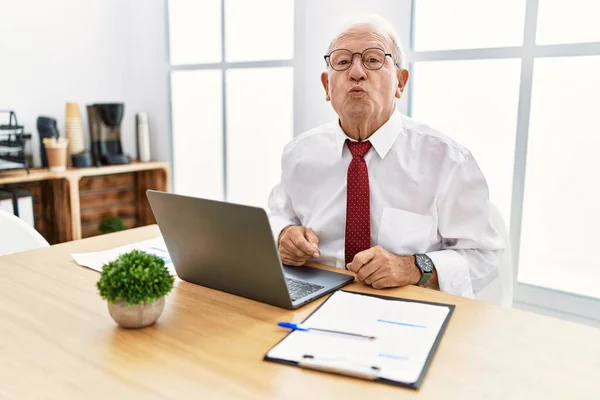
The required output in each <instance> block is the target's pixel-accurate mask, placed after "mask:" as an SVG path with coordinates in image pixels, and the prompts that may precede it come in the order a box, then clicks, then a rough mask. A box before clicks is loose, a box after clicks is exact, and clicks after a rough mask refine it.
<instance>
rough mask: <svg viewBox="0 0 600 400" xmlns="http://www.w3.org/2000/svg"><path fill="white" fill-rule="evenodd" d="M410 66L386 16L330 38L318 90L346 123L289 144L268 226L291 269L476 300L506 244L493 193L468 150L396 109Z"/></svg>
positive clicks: (340, 121) (495, 271) (333, 124)
mask: <svg viewBox="0 0 600 400" xmlns="http://www.w3.org/2000/svg"><path fill="white" fill-rule="evenodd" d="M403 62H404V57H403V54H402V49H401V46H400V42H399V40H398V36H397V34H396V33H395V31H394V29H393V28H392V27H391V25H390V24H389V23H388V22H387V21H385V20H384V19H383V18H381V17H368V18H366V19H364V20H361V21H358V22H355V23H353V24H351V25H349V26H348V27H347V28H346V29H344V30H343V31H342V32H341V33H340V34H339V35H338V36H337V37H335V38H334V39H333V41H331V44H330V46H329V49H328V51H327V54H326V55H325V63H326V67H327V70H326V72H323V73H322V75H321V82H322V84H323V88H324V89H325V99H326V101H330V102H331V105H332V106H333V109H334V110H335V112H336V113H337V115H338V119H337V120H335V121H332V122H330V123H327V124H325V125H322V126H319V127H317V128H314V129H312V130H309V131H308V132H305V133H303V134H301V135H299V136H298V137H296V138H295V139H294V140H293V141H292V142H290V143H289V144H288V145H287V146H286V147H285V149H284V151H283V157H282V178H281V182H280V183H279V184H278V185H277V186H275V188H274V189H273V191H272V192H271V195H270V197H269V220H270V223H271V226H272V228H273V232H274V234H275V237H276V239H277V241H278V247H279V253H280V256H281V259H282V261H283V263H285V264H288V265H302V264H304V263H305V262H306V261H316V262H319V263H324V264H329V265H333V266H337V267H340V268H347V269H348V270H350V271H353V272H355V273H356V276H357V279H358V280H360V281H361V282H363V283H365V284H367V285H370V286H372V287H374V288H377V289H380V288H388V287H398V286H405V285H409V284H417V285H421V286H425V287H429V288H434V289H438V290H442V291H444V292H449V293H454V294H458V295H462V296H465V297H473V295H474V293H476V292H477V291H479V290H480V289H482V288H483V287H485V286H486V285H487V284H488V283H490V281H492V280H493V279H494V278H496V277H497V276H498V263H499V257H500V254H501V252H502V248H503V244H502V240H501V238H500V237H499V235H498V233H497V232H496V230H495V229H494V227H493V226H492V223H491V221H490V212H489V195H488V187H487V184H486V181H485V178H484V177H483V175H482V173H481V171H480V169H479V167H478V165H477V163H476V162H475V160H474V158H473V156H472V155H471V153H470V152H469V151H468V150H467V149H465V148H464V147H463V146H461V145H460V144H458V143H456V142H455V141H453V140H452V139H450V138H449V137H447V136H445V135H443V134H442V133H440V132H437V131H435V130H434V129H432V128H430V127H429V126H427V125H424V124H421V123H419V122H417V121H415V120H413V119H411V118H409V117H407V116H405V115H402V114H400V113H399V112H398V111H397V110H396V100H397V99H400V98H401V96H402V94H403V92H404V89H405V88H406V83H407V81H408V71H407V70H406V69H404V68H403ZM448 79H452V77H448Z"/></svg>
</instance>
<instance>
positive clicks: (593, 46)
mask: <svg viewBox="0 0 600 400" xmlns="http://www.w3.org/2000/svg"><path fill="white" fill-rule="evenodd" d="M416 1H417V0H411V34H410V47H409V49H407V50H406V56H407V59H408V65H409V67H408V68H409V71H410V73H412V72H414V63H417V62H427V61H457V60H484V59H503V58H517V59H521V77H520V84H519V102H518V104H519V106H518V111H517V130H516V138H515V156H514V164H513V184H512V197H511V215H510V221H507V222H509V223H510V232H509V234H510V246H511V251H512V258H513V260H512V261H513V270H514V305H515V306H516V307H518V308H526V309H541V310H544V311H546V312H547V313H550V314H567V315H572V316H575V317H581V318H584V319H588V320H592V321H593V322H594V323H597V322H599V321H600V298H593V297H588V296H584V295H580V294H577V293H570V292H563V291H559V290H555V289H551V288H546V287H541V286H536V285H532V284H527V283H521V282H518V279H517V277H518V268H519V266H518V261H519V254H520V247H521V229H522V217H523V198H524V191H525V173H526V171H525V169H526V162H527V142H528V133H529V132H528V131H529V117H530V109H531V94H532V85H533V67H534V61H535V60H536V59H538V58H543V57H577V56H590V55H595V56H600V42H589V43H567V44H551V45H538V44H536V43H535V40H536V33H537V17H538V7H539V0H526V5H525V7H526V9H525V24H524V29H523V45H522V46H511V47H495V48H484V49H458V50H434V51H415V50H414V38H415V10H416V8H415V2H416ZM413 80H414V77H413V79H411V80H409V84H408V97H409V98H408V112H407V113H408V115H412V89H413V86H412V81H413ZM573 273H577V270H576V267H574V270H573ZM582 278H584V277H582Z"/></svg>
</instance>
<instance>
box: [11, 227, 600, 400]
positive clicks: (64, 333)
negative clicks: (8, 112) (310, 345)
mask: <svg viewBox="0 0 600 400" xmlns="http://www.w3.org/2000/svg"><path fill="white" fill-rule="evenodd" d="M157 235H158V229H157V228H156V226H150V227H144V228H139V229H134V230H130V231H125V232H119V233H115V234H111V235H105V236H98V237H94V238H89V239H84V240H81V241H77V242H71V243H63V244H59V245H56V246H52V247H49V248H45V249H40V250H35V251H30V252H26V253H21V254H13V255H9V256H4V257H0V397H1V398H18V399H34V398H35V399H38V398H57V399H58V398H60V399H67V398H69V399H70V398H73V399H86V400H89V399H93V398H118V399H132V398H144V399H159V398H167V399H178V400H180V399H184V398H195V399H217V398H218V399H223V398H236V399H237V398H245V399H246V398H249V399H271V398H277V399H302V400H304V399H306V398H310V399H314V398H330V399H333V398H340V399H362V400H364V399H368V400H376V399H377V400H379V399H388V398H394V399H397V398H413V397H415V398H416V397H418V398H426V399H450V398H451V399H483V398H485V399H496V398H497V399H517V398H534V399H542V398H544V399H546V398H561V399H562V398H577V399H582V398H590V399H592V398H593V399H598V398H600V382H599V378H600V330H598V329H594V328H590V327H586V326H579V325H576V324H573V323H570V322H565V321H560V320H555V319H551V318H548V317H544V316H539V315H535V314H531V313H527V312H522V311H517V310H512V309H505V308H501V307H495V306H490V305H486V304H483V303H479V302H475V301H471V300H467V299H463V298H460V297H455V296H451V295H447V294H443V293H439V292H435V291H431V290H426V289H421V288H416V287H408V288H404V289H394V290H388V291H385V294H388V295H394V296H399V297H407V298H412V299H426V300H432V301H439V302H446V303H454V304H456V310H455V313H454V316H453V317H452V320H451V322H450V325H449V327H448V330H447V332H446V335H445V336H444V339H443V340H442V343H441V346H440V348H439V350H438V352H437V355H436V357H435V358H434V360H433V363H432V365H431V369H430V370H429V373H428V375H427V376H426V378H425V381H424V383H423V387H422V388H421V390H420V391H412V390H409V389H403V388H398V387H392V386H387V385H384V384H380V383H373V382H366V381H362V380H358V379H352V378H346V377H339V376H335V375H331V374H325V373H319V372H314V371H307V370H302V369H299V368H294V367H289V366H284V365H279V364H274V363H269V362H264V361H262V358H263V356H264V354H265V353H266V352H267V351H268V350H269V349H270V348H271V347H272V346H273V345H274V344H275V343H276V342H277V341H279V340H280V339H281V338H282V337H283V336H284V335H285V333H286V332H285V331H283V330H281V329H280V328H278V327H277V326H276V325H275V323H276V322H277V321H280V320H293V321H301V320H302V319H304V318H305V317H306V316H307V315H308V314H309V313H310V312H311V311H312V310H313V309H314V308H315V307H316V306H317V305H318V303H319V301H317V302H314V303H311V304H309V305H307V306H305V307H304V308H301V309H300V310H297V311H288V310H283V309H279V308H275V307H272V306H268V305H265V304H260V303H257V302H254V301H250V300H246V299H243V298H238V297H236V296H232V295H229V294H226V293H221V292H218V291H215V290H211V289H207V288H203V287H201V286H197V285H193V284H189V283H187V282H181V281H178V282H177V284H176V287H175V289H174V291H173V293H172V294H171V295H170V296H169V297H168V300H167V305H166V308H165V312H164V314H163V315H162V317H161V318H160V319H159V321H158V323H157V324H156V325H155V326H153V327H150V328H146V329H143V330H133V331H131V330H124V329H120V328H118V327H117V326H116V325H115V323H114V322H113V321H112V319H111V318H110V316H109V315H108V311H107V309H106V304H105V302H104V301H103V300H102V299H101V298H100V297H99V296H98V295H97V291H96V287H95V283H96V281H97V280H98V273H96V272H94V271H91V270H88V269H85V268H82V267H79V266H77V265H76V264H75V262H74V261H73V260H72V259H71V257H70V253H72V252H85V251H94V250H102V249H108V248H111V247H115V246H119V245H123V244H127V243H131V242H135V241H139V240H144V239H149V238H152V237H155V236H157ZM347 288H348V289H350V290H355V291H365V292H370V291H373V290H371V289H368V288H366V287H364V286H362V285H361V284H358V283H354V284H352V285H351V286H348V287H347Z"/></svg>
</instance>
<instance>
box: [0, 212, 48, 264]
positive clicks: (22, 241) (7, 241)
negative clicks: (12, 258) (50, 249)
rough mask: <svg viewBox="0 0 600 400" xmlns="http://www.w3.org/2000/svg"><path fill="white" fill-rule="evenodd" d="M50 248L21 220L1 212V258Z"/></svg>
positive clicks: (37, 233)
mask: <svg viewBox="0 0 600 400" xmlns="http://www.w3.org/2000/svg"><path fill="white" fill-rule="evenodd" d="M47 246H50V244H48V242H47V241H46V239H44V237H43V236H42V235H40V233H39V232H38V231H36V230H35V229H33V228H32V227H31V226H29V225H27V223H25V222H24V221H23V220H22V219H21V218H19V217H17V216H15V215H13V214H9V213H7V212H6V211H3V210H0V256H2V255H6V254H11V253H16V252H19V251H26V250H32V249H37V248H40V247H47Z"/></svg>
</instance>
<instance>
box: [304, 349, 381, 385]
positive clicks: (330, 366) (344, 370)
mask: <svg viewBox="0 0 600 400" xmlns="http://www.w3.org/2000/svg"><path fill="white" fill-rule="evenodd" d="M298 365H299V366H300V367H302V368H307V369H312V370H317V371H324V372H331V373H334V374H338V375H345V376H351V377H355V378H361V379H367V380H371V381H373V380H375V379H377V378H379V373H380V371H381V368H379V367H377V366H375V365H371V366H369V365H361V364H356V363H352V362H349V361H348V360H346V359H343V358H330V359H323V358H321V359H317V358H315V357H314V356H312V355H310V354H304V355H303V356H302V359H301V360H300V361H299V362H298Z"/></svg>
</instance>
